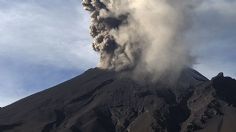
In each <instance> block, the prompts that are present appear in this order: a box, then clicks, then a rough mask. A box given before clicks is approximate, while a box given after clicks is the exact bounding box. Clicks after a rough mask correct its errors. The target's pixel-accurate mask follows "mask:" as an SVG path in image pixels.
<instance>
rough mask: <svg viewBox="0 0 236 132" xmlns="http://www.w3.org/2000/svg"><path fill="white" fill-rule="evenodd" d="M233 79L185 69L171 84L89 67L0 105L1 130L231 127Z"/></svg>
mask: <svg viewBox="0 0 236 132" xmlns="http://www.w3.org/2000/svg"><path fill="white" fill-rule="evenodd" d="M235 86H236V81H235V80H234V79H231V78H229V77H224V76H223V74H219V75H218V76H217V77H215V78H213V79H212V80H211V81H210V80H208V79H206V78H205V77H204V76H202V75H201V74H200V73H198V72H197V71H195V70H192V69H186V70H184V71H183V73H182V74H181V76H180V78H179V80H178V81H177V82H176V83H175V84H174V85H167V84H165V83H163V82H155V83H154V82H150V81H142V83H140V82H136V81H134V80H132V79H130V78H127V77H124V76H120V75H119V74H118V73H115V72H112V71H105V70H101V69H97V68H95V69H90V70H88V71H86V72H85V73H84V74H82V75H80V76H78V77H75V78H73V79H71V80H69V81H67V82H64V83H62V84H60V85H58V86H55V87H53V88H50V89H47V90H45V91H42V92H40V93H37V94H34V95H31V96H29V97H27V98H24V99H22V100H20V101H18V102H16V103H14V104H11V105H9V106H7V107H4V108H1V109H0V132H193V131H199V132H235V131H236V126H235V125H234V124H235V120H236V109H235V104H236V101H235V100H236V98H235V97H236V96H234V95H235V94H236V90H235V89H236V88H235Z"/></svg>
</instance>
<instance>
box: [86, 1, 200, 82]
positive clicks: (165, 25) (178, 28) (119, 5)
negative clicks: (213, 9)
mask: <svg viewBox="0 0 236 132" xmlns="http://www.w3.org/2000/svg"><path fill="white" fill-rule="evenodd" d="M198 2H199V1H198ZM82 4H83V6H84V8H85V9H86V10H88V11H89V12H90V13H91V19H92V20H91V26H90V33H91V36H92V37H93V38H94V42H93V49H94V50H95V51H97V52H99V53H100V54H101V59H100V64H99V66H100V67H102V68H106V69H114V70H117V71H121V70H127V69H129V70H132V71H133V72H134V73H135V74H142V75H143V74H147V73H148V74H151V75H152V76H153V77H154V78H159V77H160V76H162V75H163V74H176V73H179V72H180V71H181V69H183V68H184V67H190V66H191V65H192V63H193V57H192V56H191V55H190V53H189V49H190V48H189V47H190V46H189V45H188V44H187V43H186V42H184V41H183V37H184V33H185V31H186V29H188V27H189V26H190V25H191V17H190V16H191V11H192V9H193V8H194V6H195V5H196V3H194V2H193V1H191V0H83V2H82Z"/></svg>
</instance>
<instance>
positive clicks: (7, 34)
mask: <svg viewBox="0 0 236 132" xmlns="http://www.w3.org/2000/svg"><path fill="white" fill-rule="evenodd" d="M13 5H14V7H11V8H10V7H9V8H7V9H3V10H1V9H0V18H1V20H0V36H1V39H0V47H1V48H0V57H9V59H24V61H26V62H28V63H40V64H45V65H55V66H59V67H63V68H85V67H91V66H94V65H95V64H96V61H95V59H92V58H97V55H96V54H95V53H94V52H93V51H92V48H91V46H90V42H89V41H90V38H89V33H88V28H87V27H88V22H87V21H88V20H87V19H86V17H84V16H83V15H84V14H81V12H82V9H80V8H79V6H78V7H74V9H70V10H68V9H64V8H63V9H61V8H59V9H57V10H56V9H55V10H51V9H47V8H44V7H42V6H39V5H37V4H32V3H23V2H22V3H19V4H13ZM68 8H73V7H68ZM63 11H64V12H63ZM62 12H63V13H62ZM85 55H86V58H85Z"/></svg>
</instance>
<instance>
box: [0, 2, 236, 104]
mask: <svg viewBox="0 0 236 132" xmlns="http://www.w3.org/2000/svg"><path fill="white" fill-rule="evenodd" d="M235 9H236V1H234V0H206V1H204V2H203V3H202V4H201V6H199V7H198V8H197V9H196V12H195V16H194V18H193V26H192V28H191V29H190V30H189V31H188V32H187V34H186V39H187V40H188V41H189V42H191V43H193V44H192V45H194V46H193V50H192V53H193V54H194V55H196V56H197V64H196V65H195V66H194V67H195V68H196V69H197V70H198V71H200V72H201V73H203V74H204V75H205V76H207V77H208V78H211V77H213V76H215V75H216V74H217V73H219V72H221V71H223V72H224V73H225V74H226V75H228V76H232V77H234V78H235V77H236V68H235V66H236V43H235V42H236V37H235V36H236V26H235V25H236V10H235ZM88 27H89V15H88V13H87V12H85V11H84V10H83V9H82V7H81V6H80V0H0V106H5V105H7V104H10V103H12V102H14V101H16V100H18V99H20V98H23V97H26V96H28V95H30V94H32V93H35V92H38V91H41V90H43V89H45V88H48V87H51V86H54V85H56V84H58V83H60V82H63V81H65V80H68V79H70V78H72V77H74V76H77V75H79V74H81V73H82V72H83V71H85V70H86V69H88V68H90V67H95V66H96V64H97V62H98V60H99V56H98V54H97V53H95V52H94V51H93V50H92V47H91V44H90V43H91V41H92V40H91V37H90V36H89V31H88V30H89V28H88Z"/></svg>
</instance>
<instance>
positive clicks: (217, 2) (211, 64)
mask: <svg viewBox="0 0 236 132" xmlns="http://www.w3.org/2000/svg"><path fill="white" fill-rule="evenodd" d="M235 9H236V1H233V0H206V1H203V3H202V4H201V5H200V6H199V7H198V8H197V9H196V14H195V17H194V18H193V22H194V24H193V27H192V29H191V30H190V31H189V32H188V35H187V36H188V39H189V40H188V41H189V42H192V43H193V44H194V45H195V46H194V48H193V52H194V54H195V55H197V56H198V64H197V65H195V68H196V69H197V70H199V71H200V72H201V73H203V74H204V75H206V76H207V77H209V78H211V77H213V76H215V75H217V74H218V73H219V72H224V73H225V74H226V75H228V76H232V77H235V75H234V74H233V73H234V72H235V70H236V69H235V65H236V62H235V57H236V52H235V49H236V45H235V41H236V38H235V34H236V27H235V25H236V10H235Z"/></svg>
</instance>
